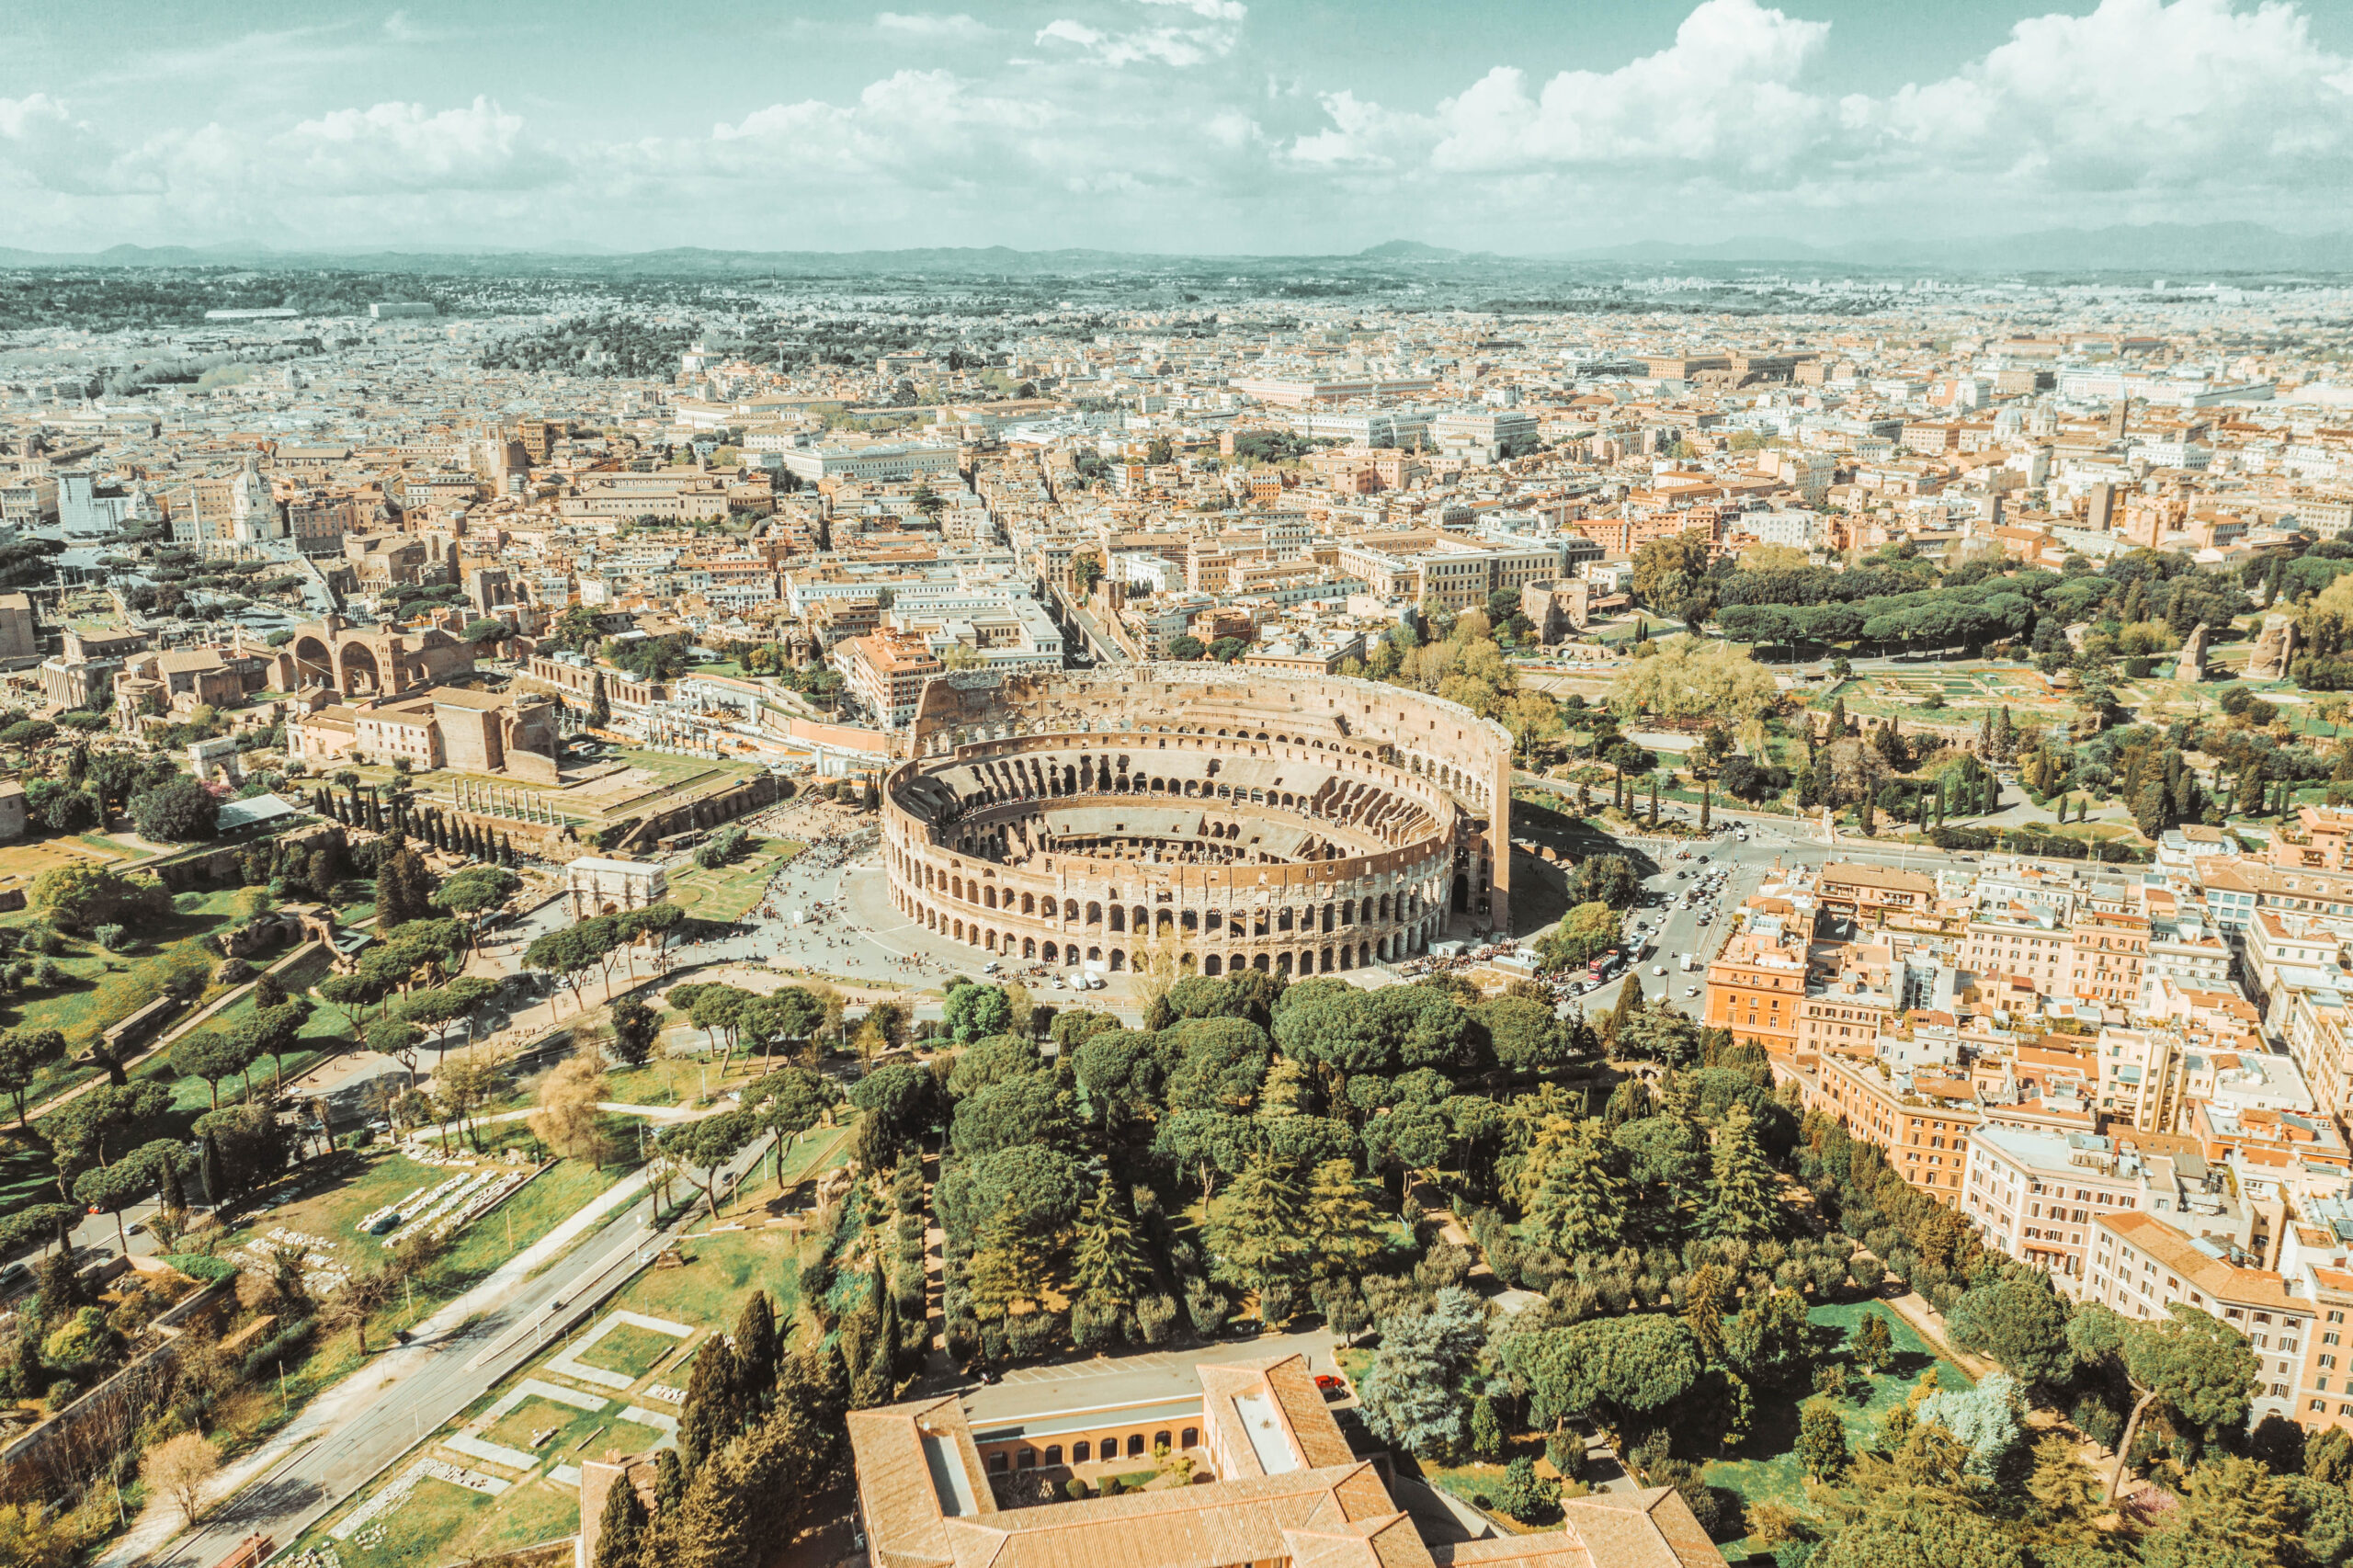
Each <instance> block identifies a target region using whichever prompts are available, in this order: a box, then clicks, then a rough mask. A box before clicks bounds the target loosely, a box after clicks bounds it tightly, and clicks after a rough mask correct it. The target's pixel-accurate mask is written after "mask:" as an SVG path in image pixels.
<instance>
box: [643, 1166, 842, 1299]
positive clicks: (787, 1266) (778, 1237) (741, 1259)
mask: <svg viewBox="0 0 2353 1568" xmlns="http://www.w3.org/2000/svg"><path fill="white" fill-rule="evenodd" d="M850 1131H851V1130H850V1128H849V1127H847V1126H845V1127H837V1128H834V1129H831V1130H823V1129H821V1130H819V1131H816V1132H813V1133H812V1134H811V1135H809V1136H808V1137H806V1138H803V1139H802V1140H801V1143H800V1146H799V1147H798V1148H795V1149H790V1150H788V1151H786V1153H785V1158H784V1186H785V1187H787V1188H790V1187H792V1186H793V1185H794V1184H796V1183H798V1182H800V1181H802V1180H804V1179H806V1178H807V1177H808V1176H812V1175H814V1174H815V1173H817V1172H819V1171H822V1170H825V1169H827V1168H829V1167H830V1166H833V1165H838V1164H840V1163H841V1161H842V1160H843V1158H844V1157H846V1156H847V1153H848V1150H849V1144H850ZM774 1168H775V1167H774V1165H773V1164H772V1163H771V1164H767V1165H763V1166H762V1167H761V1169H762V1171H763V1173H765V1172H768V1171H772V1170H773V1169H774ZM778 1192H779V1187H777V1185H776V1183H775V1182H773V1181H768V1180H757V1181H747V1182H745V1188H744V1191H743V1192H742V1194H741V1195H740V1196H739V1197H737V1198H736V1199H734V1200H733V1202H731V1203H729V1204H728V1205H727V1206H726V1208H725V1210H723V1211H722V1219H721V1221H720V1222H721V1223H722V1224H728V1223H733V1222H735V1217H737V1216H741V1217H744V1218H745V1219H747V1220H748V1221H749V1222H750V1223H752V1224H754V1225H757V1224H760V1222H761V1221H763V1220H764V1219H765V1218H766V1216H767V1206H768V1203H769V1201H770V1200H771V1199H774V1198H775V1197H776V1196H777V1194H778ZM681 1251H682V1253H683V1254H684V1256H686V1258H687V1259H688V1267H684V1268H651V1269H648V1270H647V1271H646V1272H644V1273H643V1274H641V1275H639V1276H638V1277H637V1278H636V1279H635V1280H634V1281H632V1282H631V1285H630V1287H629V1289H628V1290H624V1291H622V1292H621V1294H620V1296H619V1297H617V1298H616V1299H615V1301H614V1304H615V1305H616V1306H619V1307H625V1308H627V1309H628V1310H630V1311H631V1312H643V1313H645V1314H646V1315H647V1316H649V1317H657V1318H667V1319H669V1320H670V1321H672V1322H673V1323H688V1324H714V1325H717V1324H733V1322H734V1321H735V1314H736V1312H739V1311H740V1310H742V1308H743V1305H744V1298H745V1297H746V1296H748V1295H750V1294H751V1293H752V1292H753V1291H754V1290H766V1291H767V1293H768V1300H769V1301H770V1303H772V1304H773V1305H774V1307H775V1309H776V1315H777V1318H778V1320H779V1322H781V1321H783V1320H784V1319H787V1318H790V1316H791V1315H792V1312H793V1310H794V1308H795V1307H796V1306H797V1305H798V1304H799V1301H800V1299H801V1290H800V1285H801V1251H802V1236H801V1232H799V1231H797V1230H787V1229H784V1228H782V1227H778V1228H775V1229H767V1228H762V1229H756V1230H742V1231H727V1232H722V1233H719V1234H717V1235H710V1236H705V1237H702V1238H700V1239H699V1240H698V1239H689V1240H688V1241H687V1242H685V1243H683V1244H681Z"/></svg>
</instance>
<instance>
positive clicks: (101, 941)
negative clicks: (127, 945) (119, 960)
mask: <svg viewBox="0 0 2353 1568" xmlns="http://www.w3.org/2000/svg"><path fill="white" fill-rule="evenodd" d="M90 935H91V936H93V937H97V941H98V946H100V947H102V948H104V949H106V950H107V951H108V952H110V953H119V952H120V951H122V938H123V929H122V927H121V926H117V925H114V924H112V923H108V924H107V925H104V926H99V927H98V928H97V930H96V931H93V932H91V933H90Z"/></svg>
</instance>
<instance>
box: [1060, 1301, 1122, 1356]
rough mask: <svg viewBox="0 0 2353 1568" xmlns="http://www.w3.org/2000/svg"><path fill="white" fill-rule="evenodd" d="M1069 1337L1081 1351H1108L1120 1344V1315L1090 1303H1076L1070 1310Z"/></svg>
mask: <svg viewBox="0 0 2353 1568" xmlns="http://www.w3.org/2000/svg"><path fill="white" fill-rule="evenodd" d="M1070 1337H1071V1342H1072V1343H1073V1344H1074V1345H1076V1346H1078V1347H1079V1348H1080V1349H1081V1350H1108V1349H1109V1348H1110V1347H1111V1346H1114V1345H1117V1344H1118V1343H1119V1342H1120V1314H1119V1312H1117V1311H1116V1310H1111V1309H1105V1308H1099V1307H1097V1306H1096V1305H1095V1304H1094V1303H1093V1302H1092V1301H1079V1302H1076V1303H1074V1305H1073V1306H1072V1307H1071V1310H1070Z"/></svg>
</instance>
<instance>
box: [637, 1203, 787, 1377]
mask: <svg viewBox="0 0 2353 1568" xmlns="http://www.w3.org/2000/svg"><path fill="white" fill-rule="evenodd" d="M801 1239H802V1238H801V1234H800V1233H798V1232H795V1231H788V1230H759V1231H738V1232H733V1233H730V1234H727V1235H722V1236H711V1237H708V1238H706V1239H705V1240H702V1241H689V1242H686V1243H684V1244H682V1247H681V1250H682V1252H683V1254H684V1256H685V1257H686V1259H687V1266H686V1267H683V1268H649V1269H647V1270H646V1271H645V1272H644V1273H643V1274H641V1275H639V1276H638V1277H637V1278H636V1279H634V1280H632V1281H631V1284H630V1287H629V1289H628V1290H624V1291H622V1292H621V1293H620V1295H619V1296H618V1297H616V1298H615V1299H614V1305H615V1306H617V1307H621V1308H625V1309H627V1310H628V1311H630V1312H643V1313H644V1314H646V1315H647V1316H649V1317H657V1318H667V1319H669V1320H670V1321H671V1322H672V1323H683V1324H698V1325H700V1326H704V1327H710V1328H724V1327H732V1326H733V1324H734V1322H735V1314H736V1313H737V1312H741V1311H742V1310H743V1306H744V1301H745V1298H747V1297H748V1296H750V1295H751V1293H752V1292H753V1291H754V1290H766V1291H767V1293H768V1302H769V1304H770V1305H771V1306H772V1307H774V1308H775V1310H776V1315H777V1317H778V1318H779V1320H781V1319H786V1318H790V1316H791V1315H792V1313H793V1310H794V1308H795V1307H796V1306H797V1305H798V1304H799V1302H800V1300H801V1291H800V1281H801ZM673 1343H675V1341H674V1342H673ZM598 1348H599V1349H601V1348H602V1346H599V1347H598ZM615 1370H616V1371H619V1370H621V1369H620V1368H615Z"/></svg>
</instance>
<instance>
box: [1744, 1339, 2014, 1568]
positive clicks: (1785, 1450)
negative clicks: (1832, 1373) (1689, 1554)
mask: <svg viewBox="0 0 2353 1568" xmlns="http://www.w3.org/2000/svg"><path fill="white" fill-rule="evenodd" d="M1867 1313H1868V1314H1871V1315H1874V1316H1878V1317H1882V1318H1885V1319H1886V1320H1887V1325H1888V1328H1889V1329H1890V1330H1891V1331H1892V1333H1893V1337H1894V1344H1895V1359H1894V1361H1893V1364H1891V1365H1890V1366H1889V1368H1888V1369H1887V1370H1886V1371H1884V1372H1881V1373H1879V1374H1878V1375H1876V1376H1874V1377H1871V1378H1869V1379H1865V1380H1862V1381H1864V1382H1867V1383H1868V1385H1869V1390H1870V1392H1869V1393H1868V1395H1867V1396H1866V1397H1865V1398H1863V1399H1861V1400H1847V1401H1845V1402H1843V1403H1841V1404H1840V1405H1839V1410H1838V1414H1839V1418H1840V1419H1841V1420H1842V1421H1843V1422H1845V1424H1846V1427H1847V1447H1848V1448H1849V1449H1865V1448H1869V1447H1870V1446H1872V1445H1873V1444H1874V1443H1876V1442H1877V1441H1878V1438H1879V1426H1880V1420H1881V1417H1882V1416H1884V1415H1886V1414H1887V1411H1888V1409H1889V1408H1890V1407H1891V1406H1893V1405H1896V1404H1901V1403H1903V1402H1904V1398H1905V1396H1906V1395H1907V1394H1909V1393H1910V1392H1911V1391H1912V1386H1913V1385H1914V1384H1915V1383H1916V1382H1918V1381H1920V1377H1921V1374H1922V1373H1924V1372H1926V1371H1927V1369H1929V1368H1930V1367H1934V1368H1935V1369H1936V1371H1937V1386H1938V1387H1939V1388H1947V1389H1965V1388H1968V1387H1970V1386H1971V1379H1970V1376H1969V1374H1968V1373H1966V1372H1964V1371H1962V1370H1961V1369H1960V1368H1959V1367H1957V1366H1955V1365H1953V1364H1952V1363H1951V1362H1950V1361H1948V1360H1946V1359H1945V1358H1942V1357H1940V1356H1938V1355H1937V1354H1936V1352H1935V1351H1934V1350H1932V1349H1931V1348H1930V1347H1929V1346H1928V1343H1927V1341H1926V1340H1924V1339H1922V1338H1921V1337H1920V1336H1919V1335H1917V1334H1915V1333H1914V1332H1913V1330H1912V1326H1911V1325H1910V1324H1907V1323H1905V1322H1904V1320H1903V1319H1902V1318H1901V1317H1898V1316H1897V1315H1896V1314H1895V1313H1894V1312H1893V1311H1891V1310H1890V1309H1889V1308H1888V1307H1887V1306H1886V1305H1885V1304H1883V1303H1881V1302H1878V1301H1849V1302H1842V1303H1839V1304H1837V1305H1834V1306H1822V1307H1815V1308H1814V1309H1813V1311H1811V1312H1808V1313H1806V1317H1807V1320H1808V1321H1809V1322H1811V1323H1813V1324H1818V1325H1821V1326H1824V1327H1827V1328H1832V1329H1836V1331H1837V1332H1838V1334H1839V1335H1840V1336H1842V1337H1843V1335H1845V1334H1846V1333H1847V1331H1849V1330H1851V1329H1852V1328H1854V1326H1855V1325H1856V1324H1859V1323H1860V1322H1861V1321H1862V1320H1863V1317H1864V1316H1865V1314H1867ZM1803 1403H1804V1400H1803V1398H1802V1397H1800V1398H1795V1399H1786V1400H1780V1401H1776V1402H1768V1401H1766V1400H1763V1399H1760V1400H1758V1402H1757V1407H1756V1426H1755V1428H1754V1429H1753V1430H1752V1431H1751V1432H1750V1434H1749V1437H1748V1440H1747V1441H1746V1442H1745V1443H1743V1444H1742V1445H1741V1446H1740V1448H1739V1449H1738V1450H1737V1451H1736V1453H1735V1455H1734V1457H1733V1458H1731V1459H1728V1460H1715V1461H1714V1462H1712V1463H1711V1464H1710V1465H1709V1466H1708V1467H1707V1469H1706V1471H1705V1474H1704V1479H1705V1480H1706V1481H1707V1483H1708V1484H1709V1485H1711V1486H1723V1487H1729V1488H1731V1489H1732V1490H1733V1491H1734V1492H1737V1493H1738V1494H1740V1495H1741V1498H1742V1500H1743V1501H1744V1502H1745V1503H1747V1504H1750V1505H1755V1504H1757V1503H1763V1502H1767V1501H1771V1502H1777V1503H1783V1504H1787V1505H1789V1506H1792V1507H1796V1506H1802V1505H1803V1503H1804V1502H1805V1472H1804V1469H1803V1467H1802V1466H1801V1465H1800V1464H1799V1463H1798V1460H1797V1456H1796V1454H1794V1453H1793V1452H1791V1449H1793V1448H1794V1447H1795V1445H1796V1442H1797V1433H1798V1416H1799V1413H1800V1411H1801V1409H1802V1405H1803ZM1747 1550H1748V1548H1747V1546H1746V1544H1745V1542H1739V1541H1728V1542H1725V1543H1724V1546H1723V1553H1724V1556H1725V1557H1726V1558H1728V1559H1730V1560H1731V1561H1733V1562H1738V1561H1740V1559H1741V1557H1742V1556H1743V1555H1744V1554H1745V1552H1746V1551H1747Z"/></svg>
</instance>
